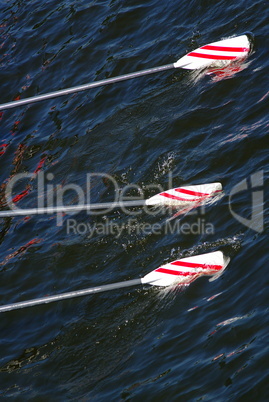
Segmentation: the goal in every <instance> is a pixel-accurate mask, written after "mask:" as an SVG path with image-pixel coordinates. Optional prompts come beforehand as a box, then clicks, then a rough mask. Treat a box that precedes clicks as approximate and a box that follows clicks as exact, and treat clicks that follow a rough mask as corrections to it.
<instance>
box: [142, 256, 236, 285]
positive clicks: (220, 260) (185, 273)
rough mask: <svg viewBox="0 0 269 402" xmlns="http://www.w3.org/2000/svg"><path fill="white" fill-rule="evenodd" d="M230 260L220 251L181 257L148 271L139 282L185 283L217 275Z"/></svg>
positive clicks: (151, 283)
mask: <svg viewBox="0 0 269 402" xmlns="http://www.w3.org/2000/svg"><path fill="white" fill-rule="evenodd" d="M229 261H230V258H229V257H226V256H224V254H223V252H222V251H214V252H212V253H207V254H200V255H196V256H192V257H187V258H182V259H180V260H176V261H172V262H170V263H168V264H165V265H162V266H160V267H159V268H157V269H155V270H154V271H152V272H150V273H149V274H147V275H146V276H144V278H142V280H141V282H142V283H144V284H150V285H154V286H163V287H166V286H171V285H187V284H189V283H191V282H193V281H194V280H195V279H197V278H198V277H200V276H204V275H207V276H213V277H214V276H215V275H217V276H219V275H220V274H221V273H222V272H223V271H224V269H225V268H226V266H227V265H228V263H229Z"/></svg>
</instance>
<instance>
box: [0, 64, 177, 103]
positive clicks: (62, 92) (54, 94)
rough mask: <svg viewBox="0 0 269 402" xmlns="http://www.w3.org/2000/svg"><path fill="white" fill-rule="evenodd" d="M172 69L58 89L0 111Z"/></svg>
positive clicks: (162, 68)
mask: <svg viewBox="0 0 269 402" xmlns="http://www.w3.org/2000/svg"><path fill="white" fill-rule="evenodd" d="M172 68H175V67H174V63H171V64H166V65H164V66H159V67H153V68H149V69H147V70H142V71H137V72H135V73H130V74H124V75H119V76H118V77H112V78H107V79H105V80H101V81H95V82H91V83H89V84H84V85H78V86H76V87H72V88H67V89H60V90H59V91H54V92H50V93H47V94H43V95H37V96H32V97H30V98H26V99H20V100H17V101H13V102H8V103H3V104H2V105H0V110H5V109H11V108H13V107H17V106H23V105H27V104H29V103H35V102H40V101H43V100H46V99H51V98H56V97H58V96H63V95H69V94H72V93H75V92H81V91H85V90H86V89H91V88H96V87H101V86H103V85H108V84H114V83H116V82H120V81H125V80H130V79H133V78H137V77H141V76H143V75H149V74H154V73H158V72H160V71H164V70H170V69H172Z"/></svg>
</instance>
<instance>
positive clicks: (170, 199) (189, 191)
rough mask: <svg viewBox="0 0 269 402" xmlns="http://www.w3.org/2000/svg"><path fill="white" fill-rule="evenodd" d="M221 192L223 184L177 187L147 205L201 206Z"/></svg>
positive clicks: (149, 200)
mask: <svg viewBox="0 0 269 402" xmlns="http://www.w3.org/2000/svg"><path fill="white" fill-rule="evenodd" d="M221 191H222V185H221V183H208V184H199V185H195V186H186V187H177V188H173V189H171V190H167V191H163V192H162V193H159V194H156V195H154V196H153V197H151V198H149V199H148V200H146V205H167V206H169V205H170V206H186V205H195V206H196V205H199V203H200V202H202V201H204V200H206V199H207V198H210V197H213V196H215V195H217V194H218V193H220V192H221Z"/></svg>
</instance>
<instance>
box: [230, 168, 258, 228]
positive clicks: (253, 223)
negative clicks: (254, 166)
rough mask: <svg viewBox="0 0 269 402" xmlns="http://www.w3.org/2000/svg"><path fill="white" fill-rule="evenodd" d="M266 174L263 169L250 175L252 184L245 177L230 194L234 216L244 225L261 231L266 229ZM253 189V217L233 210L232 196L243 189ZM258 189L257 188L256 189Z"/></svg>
mask: <svg viewBox="0 0 269 402" xmlns="http://www.w3.org/2000/svg"><path fill="white" fill-rule="evenodd" d="M263 186H264V174H263V170H260V171H259V172H256V173H254V174H252V175H251V176H250V186H249V185H248V180H247V179H244V180H242V181H240V183H238V184H237V185H236V186H234V188H233V189H232V191H231V193H230V196H229V209H230V212H231V214H232V215H233V217H235V218H236V219H237V220H238V221H239V222H240V223H242V224H243V225H244V226H246V227H248V228H250V229H252V230H254V231H255V232H258V233H261V232H263V229H264V221H263V214H264V190H263ZM249 189H251V193H252V197H251V218H245V217H243V216H241V215H239V214H238V213H236V212H235V211H233V210H232V201H231V200H232V197H233V196H235V195H236V194H238V193H241V192H242V191H247V190H249ZM255 189H257V190H255Z"/></svg>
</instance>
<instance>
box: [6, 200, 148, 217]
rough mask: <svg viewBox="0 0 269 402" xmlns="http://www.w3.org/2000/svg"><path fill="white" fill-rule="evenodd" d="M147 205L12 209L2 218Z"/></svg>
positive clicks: (141, 201) (123, 202)
mask: <svg viewBox="0 0 269 402" xmlns="http://www.w3.org/2000/svg"><path fill="white" fill-rule="evenodd" d="M144 205H146V201H145V200H134V201H122V202H102V203H96V204H82V205H69V206H64V205H63V206H55V207H44V208H28V209H10V210H6V211H0V218H9V217H13V216H26V215H43V214H54V213H59V212H65V213H68V212H81V211H95V210H102V209H114V208H127V207H141V206H144Z"/></svg>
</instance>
